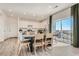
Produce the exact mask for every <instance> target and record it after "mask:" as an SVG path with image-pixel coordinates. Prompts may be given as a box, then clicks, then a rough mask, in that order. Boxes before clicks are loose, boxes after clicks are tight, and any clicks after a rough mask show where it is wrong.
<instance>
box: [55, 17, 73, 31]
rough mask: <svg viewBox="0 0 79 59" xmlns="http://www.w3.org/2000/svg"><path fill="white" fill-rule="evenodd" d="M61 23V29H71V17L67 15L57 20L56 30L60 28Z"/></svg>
mask: <svg viewBox="0 0 79 59" xmlns="http://www.w3.org/2000/svg"><path fill="white" fill-rule="evenodd" d="M61 25H62V30H71V26H72V19H71V18H70V17H69V18H65V19H63V20H58V21H57V22H56V30H61Z"/></svg>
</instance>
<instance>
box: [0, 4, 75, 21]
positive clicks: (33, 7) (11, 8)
mask: <svg viewBox="0 0 79 59" xmlns="http://www.w3.org/2000/svg"><path fill="white" fill-rule="evenodd" d="M72 5H74V4H73V3H0V9H1V10H2V11H4V12H5V14H6V15H7V16H13V17H20V18H22V19H25V20H34V21H41V20H44V19H45V18H47V17H48V16H49V15H51V14H54V13H56V12H58V11H60V10H62V9H65V8H68V7H71V6H72Z"/></svg>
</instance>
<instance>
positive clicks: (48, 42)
mask: <svg viewBox="0 0 79 59" xmlns="http://www.w3.org/2000/svg"><path fill="white" fill-rule="evenodd" d="M52 44H53V34H52V33H46V37H45V49H46V48H48V47H51V48H52Z"/></svg>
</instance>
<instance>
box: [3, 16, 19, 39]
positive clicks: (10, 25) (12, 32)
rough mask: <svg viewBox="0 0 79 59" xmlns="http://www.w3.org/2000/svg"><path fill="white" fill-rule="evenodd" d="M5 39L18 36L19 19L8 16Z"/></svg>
mask: <svg viewBox="0 0 79 59" xmlns="http://www.w3.org/2000/svg"><path fill="white" fill-rule="evenodd" d="M4 30H5V34H4V35H5V39H6V38H10V37H17V36H18V19H17V18H13V17H7V18H6V20H5V28H4Z"/></svg>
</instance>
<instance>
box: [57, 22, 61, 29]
mask: <svg viewBox="0 0 79 59" xmlns="http://www.w3.org/2000/svg"><path fill="white" fill-rule="evenodd" d="M56 30H61V21H56Z"/></svg>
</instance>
